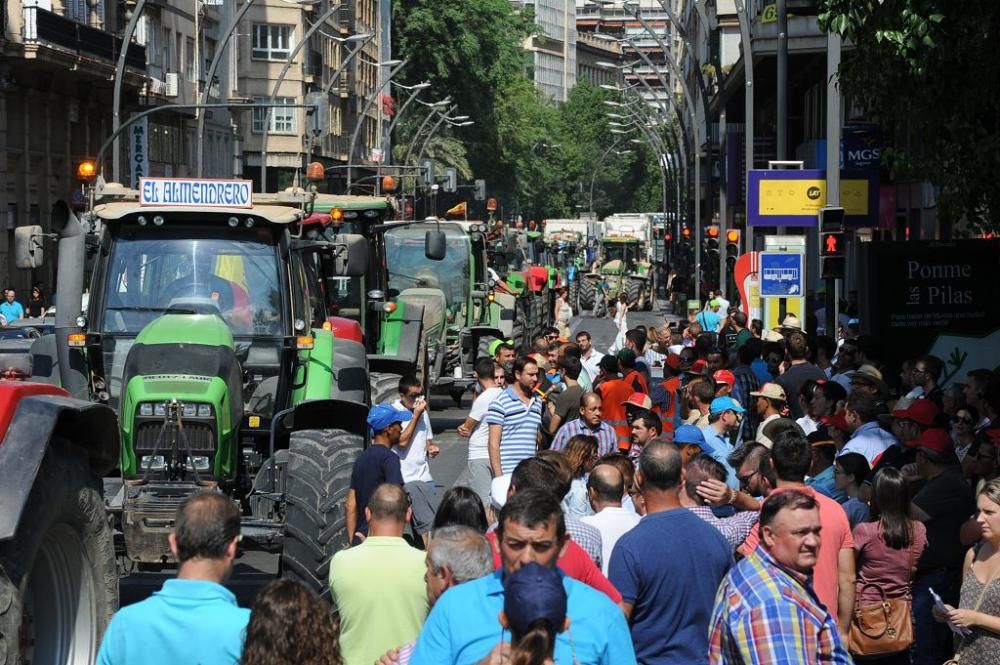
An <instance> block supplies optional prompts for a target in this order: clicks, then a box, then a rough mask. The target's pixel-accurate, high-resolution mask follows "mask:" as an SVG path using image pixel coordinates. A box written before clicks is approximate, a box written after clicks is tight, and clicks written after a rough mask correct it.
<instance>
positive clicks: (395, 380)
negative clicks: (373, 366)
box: [368, 372, 402, 405]
mask: <svg viewBox="0 0 1000 665" xmlns="http://www.w3.org/2000/svg"><path fill="white" fill-rule="evenodd" d="M368 378H369V381H370V383H371V399H372V404H373V405H375V404H385V403H386V402H395V401H396V400H397V399H398V398H399V380H400V379H401V378H402V377H401V376H400V375H399V374H392V373H391V372H370V373H369V375H368Z"/></svg>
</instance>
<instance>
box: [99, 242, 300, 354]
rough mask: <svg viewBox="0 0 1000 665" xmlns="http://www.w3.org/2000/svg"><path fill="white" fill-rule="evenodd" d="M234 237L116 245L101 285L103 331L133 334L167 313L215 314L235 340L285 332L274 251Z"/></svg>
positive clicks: (120, 243)
mask: <svg viewBox="0 0 1000 665" xmlns="http://www.w3.org/2000/svg"><path fill="white" fill-rule="evenodd" d="M241 235H242V234H240V233H239V232H236V231H234V230H232V229H226V233H225V235H224V237H223V234H221V233H220V234H219V235H218V236H214V235H203V236H198V237H192V236H191V235H187V236H185V237H170V236H169V235H165V234H164V233H163V232H159V233H157V232H149V233H143V232H141V231H140V232H137V233H134V234H129V235H127V236H126V235H123V236H119V237H118V238H116V240H115V243H114V247H113V249H112V254H111V260H110V261H109V262H108V274H107V276H106V280H105V283H104V316H103V330H104V331H105V332H108V333H112V334H114V333H120V334H124V335H133V334H138V333H139V332H140V331H141V330H142V329H143V328H144V327H145V326H146V324H148V323H149V322H150V321H152V320H153V319H155V318H156V317H158V316H160V315H162V314H163V313H165V312H167V311H179V312H192V313H218V314H219V315H221V316H222V318H223V320H224V321H225V322H226V323H227V324H228V326H229V328H230V330H231V331H232V333H233V336H241V335H252V336H277V335H281V334H283V332H284V330H285V327H286V326H285V325H284V321H283V319H284V317H283V316H282V311H283V309H282V304H281V303H282V300H281V294H280V292H279V291H278V289H279V284H280V279H279V277H278V263H277V255H276V250H275V247H274V245H272V244H265V243H262V242H260V241H259V240H258V239H257V237H256V236H255V235H254V234H253V233H252V232H249V233H247V234H245V235H244V237H242V238H241V237H240V236H241Z"/></svg>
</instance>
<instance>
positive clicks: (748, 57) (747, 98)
mask: <svg viewBox="0 0 1000 665" xmlns="http://www.w3.org/2000/svg"><path fill="white" fill-rule="evenodd" d="M733 4H734V5H735V7H736V16H737V18H738V19H739V22H740V45H741V46H742V48H743V83H744V89H743V95H744V106H743V108H744V114H745V115H746V118H745V119H744V120H743V141H744V148H743V149H744V151H745V152H746V157H745V159H744V162H745V167H746V168H745V169H744V170H743V173H741V174H740V177H741V178H743V182H744V183H746V182H747V181H748V179H749V176H748V173H747V172H748V171H749V170H750V169H752V168H753V160H754V154H753V153H754V146H753V138H754V113H753V102H754V87H753V40H752V39H751V38H750V19H749V17H747V14H746V7H744V5H743V0H734V2H733ZM745 190H746V188H745V187H744V191H745ZM744 198H745V199H746V198H748V197H746V196H744ZM746 205H747V201H744V210H746V219H745V221H744V229H743V231H744V233H743V243H744V249H745V251H747V252H752V251H753V250H754V247H753V227H752V226H750V214H749V212H750V211H749V210H747V209H746Z"/></svg>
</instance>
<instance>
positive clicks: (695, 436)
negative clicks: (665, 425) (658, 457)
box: [674, 425, 705, 448]
mask: <svg viewBox="0 0 1000 665" xmlns="http://www.w3.org/2000/svg"><path fill="white" fill-rule="evenodd" d="M674 443H677V444H688V443H690V444H694V445H696V446H701V447H702V448H704V447H705V435H704V434H702V433H701V430H700V429H698V428H697V427H695V426H694V425H681V426H680V427H678V428H677V429H675V430H674Z"/></svg>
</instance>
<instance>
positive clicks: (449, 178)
mask: <svg viewBox="0 0 1000 665" xmlns="http://www.w3.org/2000/svg"><path fill="white" fill-rule="evenodd" d="M441 189H442V190H443V191H445V192H457V191H458V170H457V169H455V167H454V166H449V167H448V168H446V169H445V170H444V185H442V187H441Z"/></svg>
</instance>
